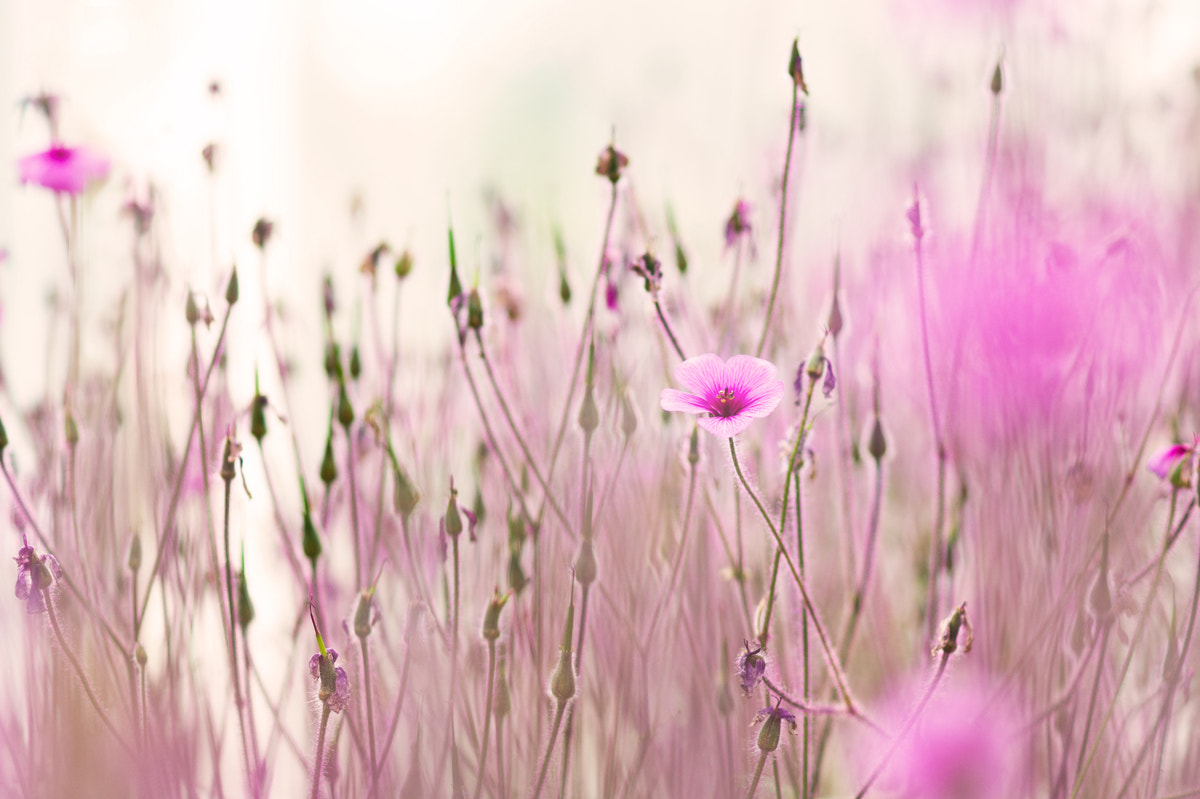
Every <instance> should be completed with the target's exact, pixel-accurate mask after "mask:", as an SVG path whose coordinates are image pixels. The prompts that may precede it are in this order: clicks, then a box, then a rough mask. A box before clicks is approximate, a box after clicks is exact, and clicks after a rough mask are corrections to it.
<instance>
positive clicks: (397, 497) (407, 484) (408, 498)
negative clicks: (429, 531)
mask: <svg viewBox="0 0 1200 799" xmlns="http://www.w3.org/2000/svg"><path fill="white" fill-rule="evenodd" d="M392 466H393V471H395V473H396V490H395V494H394V505H395V507H396V513H399V514H400V515H401V516H403V517H404V518H405V519H407V518H408V517H409V516H412V512H413V510H414V509H415V508H416V507H417V503H418V502H419V501H420V500H421V495H420V493H418V492H417V490H416V489H415V488H413V484H412V482H411V481H410V480H409V479H408V475H407V474H405V473H404V470H403V469H401V468H400V465H399V464H398V463H393V464H392Z"/></svg>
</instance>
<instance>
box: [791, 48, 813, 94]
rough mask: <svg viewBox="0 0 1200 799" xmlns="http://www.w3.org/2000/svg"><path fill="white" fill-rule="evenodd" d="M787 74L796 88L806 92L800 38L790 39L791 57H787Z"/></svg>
mask: <svg viewBox="0 0 1200 799" xmlns="http://www.w3.org/2000/svg"><path fill="white" fill-rule="evenodd" d="M788 74H789V75H791V76H792V80H793V81H795V83H796V88H798V89H799V90H800V91H802V92H804V93H805V94H808V86H807V85H805V83H804V62H803V61H802V60H801V58H800V40H799V39H793V40H792V57H791V58H789V59H788Z"/></svg>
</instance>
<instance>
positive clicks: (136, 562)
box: [126, 532, 142, 574]
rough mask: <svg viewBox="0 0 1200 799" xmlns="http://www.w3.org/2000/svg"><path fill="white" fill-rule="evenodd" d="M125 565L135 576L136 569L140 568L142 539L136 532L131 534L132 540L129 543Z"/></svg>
mask: <svg viewBox="0 0 1200 799" xmlns="http://www.w3.org/2000/svg"><path fill="white" fill-rule="evenodd" d="M126 565H128V566H129V571H131V572H133V573H134V574H137V572H138V569H140V568H142V537H141V536H140V535H138V534H137V533H136V532H135V533H134V534H133V540H132V541H130V542H129V559H128V560H127V561H126Z"/></svg>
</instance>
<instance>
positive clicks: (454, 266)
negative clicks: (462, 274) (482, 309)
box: [446, 228, 463, 308]
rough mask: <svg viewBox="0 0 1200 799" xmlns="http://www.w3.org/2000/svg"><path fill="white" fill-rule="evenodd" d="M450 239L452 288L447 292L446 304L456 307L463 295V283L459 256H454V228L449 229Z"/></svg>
mask: <svg viewBox="0 0 1200 799" xmlns="http://www.w3.org/2000/svg"><path fill="white" fill-rule="evenodd" d="M449 238H450V288H449V290H448V291H447V292H446V304H447V305H449V306H450V307H451V308H453V307H454V301H455V299H457V298H458V296H459V295H460V294H462V293H463V287H462V282H461V281H460V280H459V279H458V256H456V255H455V254H454V228H449Z"/></svg>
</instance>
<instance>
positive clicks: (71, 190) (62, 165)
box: [17, 144, 109, 194]
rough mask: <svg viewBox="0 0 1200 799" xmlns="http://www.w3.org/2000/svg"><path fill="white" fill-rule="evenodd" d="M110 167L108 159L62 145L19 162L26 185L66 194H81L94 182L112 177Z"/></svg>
mask: <svg viewBox="0 0 1200 799" xmlns="http://www.w3.org/2000/svg"><path fill="white" fill-rule="evenodd" d="M108 166H109V164H108V159H107V158H105V157H104V156H102V155H100V154H99V153H96V152H93V151H92V150H89V149H87V148H84V147H63V146H62V145H60V144H56V145H54V146H53V147H51V148H50V149H49V150H46V151H45V152H41V153H34V154H33V155H27V156H25V157H24V158H21V159H20V160H19V161H17V171H18V172H19V173H20V175H21V182H22V183H36V184H38V185H39V186H44V187H45V188H47V189H50V190H51V191H56V192H65V193H66V194H79V193H81V192H83V191H84V190H85V189H87V188H88V186H90V185H91V184H92V183H93V182H94V181H97V180H103V179H104V178H106V177H108Z"/></svg>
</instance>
